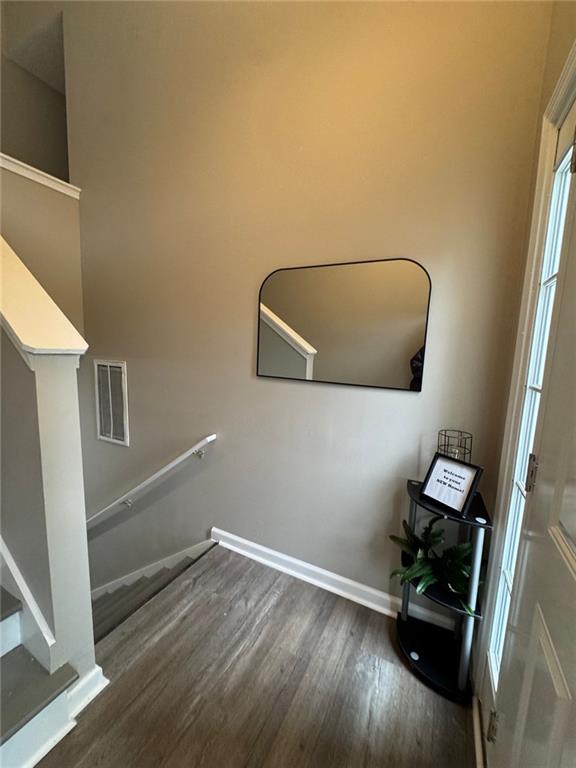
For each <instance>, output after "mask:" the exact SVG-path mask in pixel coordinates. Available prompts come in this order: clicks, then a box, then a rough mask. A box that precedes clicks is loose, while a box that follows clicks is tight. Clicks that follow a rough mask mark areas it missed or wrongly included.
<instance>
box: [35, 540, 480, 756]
mask: <svg viewBox="0 0 576 768" xmlns="http://www.w3.org/2000/svg"><path fill="white" fill-rule="evenodd" d="M393 627H394V625H393V622H392V620H391V619H388V618H387V617H385V616H382V615H381V614H377V613H375V612H373V611H370V610H369V609H368V608H364V607H362V606H358V605H356V604H354V603H351V602H349V601H347V600H344V599H343V598H339V597H336V596H335V595H332V594H330V593H327V592H325V591H323V590H321V589H318V588H317V587H313V586H311V585H309V584H305V583H303V582H301V581H298V580H296V579H294V578H292V577H289V576H287V575H285V574H281V573H278V572H277V571H274V570H272V569H270V568H267V567H266V566H263V565H260V564H259V563H256V562H253V561H251V560H248V559H246V558H244V557H242V556H240V555H237V554H234V553H232V552H228V551H226V550H224V549H222V548H221V547H216V548H214V549H213V550H211V551H210V552H209V553H207V554H206V555H205V556H204V557H203V558H202V559H201V560H200V561H198V562H197V563H195V564H194V565H193V566H192V567H191V568H189V569H188V570H187V571H185V572H184V573H183V574H182V575H181V576H180V577H178V579H177V580H176V581H174V582H173V583H172V584H170V585H169V586H168V587H167V588H166V589H165V590H163V591H162V592H161V593H160V594H158V595H157V596H156V597H154V598H153V599H152V600H151V601H150V602H149V603H148V604H146V605H145V606H144V607H143V608H141V609H140V610H139V611H138V612H137V613H135V614H134V615H133V616H131V617H130V618H129V619H128V620H127V621H126V622H125V623H124V624H123V625H121V626H120V627H118V628H117V629H116V630H114V631H113V632H112V633H111V634H110V635H108V637H106V638H105V639H104V640H103V641H102V642H101V643H99V644H98V646H97V658H98V661H99V663H100V664H101V665H102V666H103V669H104V673H105V674H106V675H107V676H108V677H109V678H110V680H111V685H109V686H108V688H107V689H106V690H105V691H104V692H103V693H102V694H101V695H100V696H99V697H98V698H97V699H96V700H95V701H94V702H93V703H92V704H91V705H90V706H89V707H88V708H87V710H86V711H85V712H84V713H83V714H82V715H81V716H80V718H79V720H78V725H77V726H76V728H75V729H74V730H73V731H71V733H70V734H69V735H68V736H66V737H65V739H64V740H63V741H62V742H61V743H60V744H59V745H58V746H57V747H56V748H55V749H54V750H53V751H52V752H51V753H50V754H49V755H48V756H47V757H46V758H45V759H44V760H43V761H42V762H41V763H40V765H41V766H42V768H64V767H65V768H96V767H97V768H120V767H121V768H148V767H149V768H180V766H182V768H188V767H190V768H264V767H265V768H285V767H286V768H287V767H288V766H289V767H290V768H295V767H296V766H297V768H340V767H341V768H427V767H428V766H430V768H432V766H435V768H467V766H470V767H471V766H473V761H472V760H471V754H470V744H471V734H470V731H469V722H470V720H469V712H468V711H467V710H466V709H464V708H462V707H460V706H458V705H455V704H451V703H450V702H448V701H446V700H444V699H442V698H441V697H439V696H437V695H436V694H434V693H433V692H432V691H430V690H428V689H427V688H425V686H423V685H422V684H421V683H420V682H419V681H418V680H416V678H414V677H413V675H412V674H411V673H410V672H409V670H408V669H407V668H406V667H405V666H404V664H403V663H402V662H401V661H400V660H399V658H398V654H397V651H396V648H395V644H394V639H393V635H394V629H393Z"/></svg>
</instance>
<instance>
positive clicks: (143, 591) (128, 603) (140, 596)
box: [94, 557, 194, 642]
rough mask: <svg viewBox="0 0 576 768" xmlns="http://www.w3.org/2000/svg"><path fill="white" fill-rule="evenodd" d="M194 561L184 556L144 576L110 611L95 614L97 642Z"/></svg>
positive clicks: (129, 588) (131, 585)
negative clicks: (168, 566) (167, 566)
mask: <svg viewBox="0 0 576 768" xmlns="http://www.w3.org/2000/svg"><path fill="white" fill-rule="evenodd" d="M193 562H194V560H192V559H191V558H188V557H187V558H183V559H182V560H181V561H180V562H179V563H177V564H176V565H175V566H173V567H172V568H170V569H168V568H162V569H161V570H160V571H157V572H156V573H155V574H153V575H152V576H143V577H141V578H140V579H139V580H138V581H137V582H134V584H130V585H129V587H128V592H126V593H125V595H124V597H123V599H122V600H119V601H118V602H117V603H115V604H114V605H111V606H110V609H109V610H108V611H104V610H102V612H99V613H98V615H97V616H96V615H95V616H94V638H95V640H96V642H98V641H99V640H101V639H102V638H103V637H104V636H105V635H107V634H108V633H109V632H111V631H112V630H113V629H114V628H115V627H117V626H118V625H119V624H121V623H122V622H123V621H125V620H126V619H127V618H128V617H129V616H131V615H132V614H133V613H135V612H136V611H137V610H138V609H139V608H141V607H142V606H143V605H144V604H145V603H147V602H148V600H150V599H151V598H152V597H154V595H156V594H157V593H158V592H160V591H161V590H162V589H164V587H166V586H167V585H168V584H170V582H172V581H174V579H175V578H176V577H177V576H179V575H180V573H181V572H182V571H184V570H186V568H188V567H189V566H190V565H191V564H192V563H193ZM136 585H138V586H136Z"/></svg>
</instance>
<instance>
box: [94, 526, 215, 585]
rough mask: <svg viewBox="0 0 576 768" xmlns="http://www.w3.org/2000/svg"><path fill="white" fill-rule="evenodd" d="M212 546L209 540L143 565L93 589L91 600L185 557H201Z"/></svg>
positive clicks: (172, 564) (174, 563) (151, 574)
mask: <svg viewBox="0 0 576 768" xmlns="http://www.w3.org/2000/svg"><path fill="white" fill-rule="evenodd" d="M212 544H213V542H212V541H211V540H210V539H208V540H207V541H201V542H199V543H198V544H194V545H193V546H191V547H188V548H187V549H183V550H181V551H180V552H175V553H174V554H173V555H169V556H168V557H164V558H163V559H162V560H157V561H156V562H154V563H149V564H148V565H144V566H143V567H142V568H138V570H136V571H131V572H130V573H127V574H125V575H124V576H120V577H118V578H117V579H114V580H113V581H109V582H107V583H106V584H102V585H101V586H99V587H95V589H93V590H92V600H96V599H97V598H99V597H100V596H101V595H103V594H104V593H105V592H114V591H115V590H116V589H119V587H123V586H127V585H128V584H132V583H133V582H135V581H138V579H139V578H141V577H142V576H153V575H154V574H155V573H157V572H158V571H160V570H161V569H162V568H172V567H173V566H175V565H176V564H177V563H179V562H180V560H183V559H184V558H185V557H190V558H192V559H195V558H197V557H200V555H203V554H204V552H206V550H207V549H209V548H210V547H211V546H212Z"/></svg>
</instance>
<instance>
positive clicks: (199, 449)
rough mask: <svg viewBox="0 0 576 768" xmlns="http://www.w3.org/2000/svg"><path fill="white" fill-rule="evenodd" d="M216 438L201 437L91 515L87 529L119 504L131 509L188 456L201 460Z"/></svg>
mask: <svg viewBox="0 0 576 768" xmlns="http://www.w3.org/2000/svg"><path fill="white" fill-rule="evenodd" d="M216 438H217V435H207V436H206V437H203V438H202V440H199V441H198V442H197V443H196V444H195V445H193V446H192V448H188V450H187V451H184V453H181V454H180V455H179V456H177V457H176V458H175V459H172V461H170V462H169V463H168V464H166V465H165V466H163V467H162V468H161V469H159V470H158V471H157V472H154V474H153V475H150V477H148V478H147V479H146V480H143V481H142V482H141V483H139V484H138V485H136V486H134V488H132V489H131V490H129V491H127V492H126V493H123V494H122V496H119V497H118V498H117V499H116V500H115V501H113V502H112V503H111V504H108V505H107V506H106V507H104V508H103V509H101V510H100V511H99V512H96V513H95V514H94V515H91V516H90V517H89V518H88V519H87V520H86V525H87V526H88V529H90V528H93V527H94V526H95V525H99V524H100V523H102V522H103V521H104V520H107V519H108V518H109V517H112V515H114V514H115V509H116V507H119V506H120V505H121V504H124V506H126V507H131V506H132V504H133V502H134V501H135V499H136V497H138V496H141V495H142V494H143V493H144V492H145V491H146V490H147V489H148V487H149V486H151V485H152V484H153V483H155V482H157V481H158V480H160V479H161V478H162V477H164V475H166V474H168V472H171V471H172V470H173V469H175V468H176V467H177V466H178V465H179V464H181V463H182V462H183V461H185V460H186V459H188V458H189V457H190V456H198V457H200V458H202V456H204V448H205V447H206V446H207V445H209V444H210V443H213V442H214V440H216Z"/></svg>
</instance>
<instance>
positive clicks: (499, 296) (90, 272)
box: [64, 3, 551, 589]
mask: <svg viewBox="0 0 576 768" xmlns="http://www.w3.org/2000/svg"><path fill="white" fill-rule="evenodd" d="M550 13H551V6H550V5H549V4H546V3H545V4H538V3H478V4H475V3H458V4H449V3H425V4H412V3H389V4H388V3H375V4H372V3H367V4H361V3H349V4H314V3H294V4H276V3H254V4H234V3H223V4H219V3H207V4H204V3H174V4H170V3H160V4H157V3H112V4H108V3H71V4H70V5H69V6H67V7H66V9H65V19H64V23H65V39H66V46H67V90H68V96H69V109H68V115H69V126H70V165H71V177H72V181H73V183H76V184H78V185H80V186H82V187H83V189H84V193H83V203H82V250H83V270H84V298H85V320H86V331H87V338H88V340H89V341H90V343H91V346H92V351H93V353H94V354H96V355H99V356H110V357H115V358H119V359H126V360H127V361H128V382H129V404H130V430H131V446H130V448H122V447H117V446H113V445H110V444H107V443H104V442H98V441H96V440H95V428H94V403H93V384H92V370H91V367H90V362H89V361H85V362H83V363H82V370H81V381H82V386H83V393H82V397H83V426H84V449H85V462H86V487H87V494H88V506H89V509H90V510H91V511H95V509H97V508H98V507H99V506H100V505H102V504H103V503H105V502H107V501H109V500H111V499H112V498H113V497H114V496H115V494H116V493H119V492H121V491H123V490H125V489H126V488H127V487H129V486H130V485H131V484H132V483H133V482H135V481H137V480H139V479H142V478H143V477H144V476H146V474H148V473H149V472H151V471H153V470H154V469H156V468H157V467H158V466H160V465H161V464H162V463H164V462H165V461H166V460H167V459H169V458H171V457H172V456H173V455H175V454H176V453H178V452H179V451H181V450H183V449H185V448H186V447H188V446H189V445H191V444H192V443H193V442H194V441H195V440H196V439H198V438H199V437H201V436H202V435H204V434H207V433H209V432H212V431H216V432H218V433H219V435H220V439H219V441H218V442H217V443H216V445H215V446H214V447H213V448H212V449H210V451H209V455H208V456H207V457H206V458H205V460H204V462H203V463H200V462H197V463H193V464H190V465H189V466H187V467H186V468H184V469H183V470H182V471H181V472H180V473H179V474H178V476H177V478H176V479H174V480H173V481H171V482H170V483H169V484H168V485H167V486H165V487H163V488H162V489H159V490H158V492H155V494H154V495H153V496H151V497H150V498H149V499H148V500H147V501H146V502H145V508H144V509H143V510H142V512H141V514H135V512H137V510H132V512H131V513H130V514H131V517H130V519H129V520H127V521H126V522H125V523H123V524H122V525H119V526H117V527H116V528H114V529H113V530H110V531H109V532H108V533H105V534H103V535H101V536H100V537H98V538H97V539H96V540H94V541H93V542H92V544H91V553H92V563H93V577H94V583H95V584H98V583H102V582H104V581H107V580H108V579H110V578H113V577H114V576H116V575H119V570H121V571H123V572H126V571H128V570H130V569H131V568H132V567H138V564H140V565H141V564H142V560H144V562H146V561H151V560H154V559H155V558H156V557H160V556H162V555H163V554H169V553H170V552H174V551H176V550H177V549H179V548H180V549H181V548H183V547H184V546H186V545H188V544H191V543H193V542H194V541H196V540H199V539H201V538H204V537H205V536H206V533H207V531H208V528H209V527H210V526H211V525H213V524H214V525H218V526H220V527H221V528H224V529H228V530H230V531H232V532H234V533H237V534H240V535H242V536H246V537H248V538H250V539H254V540H256V541H258V542H261V543H263V544H265V545H269V546H271V547H275V548H277V549H279V550H282V551H284V552H287V553H288V554H291V555H295V556H297V557H301V558H303V559H305V560H308V561H310V562H312V563H315V564H317V565H319V566H323V567H325V568H328V569H331V570H334V571H336V572H338V573H341V574H343V575H345V576H348V577H351V578H354V579H358V580H360V581H362V582H365V583H367V584H371V585H373V586H375V587H380V588H384V589H388V588H389V586H390V582H389V575H388V574H389V571H390V569H391V567H393V566H395V565H396V564H397V559H398V555H397V552H396V551H395V550H394V548H393V547H392V545H391V544H390V543H389V542H388V539H387V537H388V534H389V533H391V532H394V531H397V530H398V528H399V525H400V519H401V517H402V516H403V515H404V514H405V513H406V510H407V502H406V497H405V492H404V486H405V481H406V478H408V477H422V476H423V474H424V472H425V470H426V468H427V466H428V464H429V461H430V459H431V457H432V454H433V451H434V446H435V441H436V432H437V430H438V429H439V428H441V427H448V426H450V427H452V426H455V427H462V428H464V429H467V430H470V431H471V432H473V434H474V459H475V460H476V461H477V462H478V463H480V464H483V465H484V466H485V472H484V477H483V480H482V489H483V491H484V492H485V495H486V497H487V500H488V504H489V506H490V504H491V502H492V500H493V496H494V489H495V486H496V479H497V478H496V472H497V467H498V457H499V451H500V441H501V436H502V427H503V417H504V412H505V406H506V398H507V390H508V382H509V374H510V361H511V356H512V345H513V339H514V330H515V322H516V315H517V309H518V299H519V291H520V286H521V276H522V265H523V260H524V253H523V248H522V244H523V238H524V233H525V228H526V224H527V214H528V210H529V191H530V190H529V187H530V177H531V168H532V159H533V156H534V152H535V149H536V146H535V144H536V136H537V131H538V126H539V104H540V96H541V85H542V75H543V70H544V58H545V47H546V42H547V39H548V31H549V17H550ZM350 254H354V257H355V258H358V259H375V258H394V257H398V256H405V257H410V258H413V259H416V260H417V261H419V262H420V263H422V264H423V265H424V267H426V269H427V270H428V271H429V273H430V275H431V279H432V303H431V309H430V325H429V340H428V347H427V361H426V373H425V382H424V390H423V392H422V393H421V394H419V395H414V394H412V393H406V392H392V391H383V390H374V391H371V390H361V389H354V388H347V387H338V386H330V385H327V386H320V385H310V386H308V385H305V384H302V383H296V382H295V383H292V382H277V381H271V380H265V379H257V378H256V376H255V363H256V323H257V312H256V306H257V296H258V288H259V286H260V284H261V282H262V280H263V279H264V278H265V277H266V275H267V274H269V273H270V272H271V271H273V270H274V269H278V268H281V267H285V266H290V265H294V264H318V263H332V262H338V261H346V260H349V259H350ZM394 588H395V587H394Z"/></svg>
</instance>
